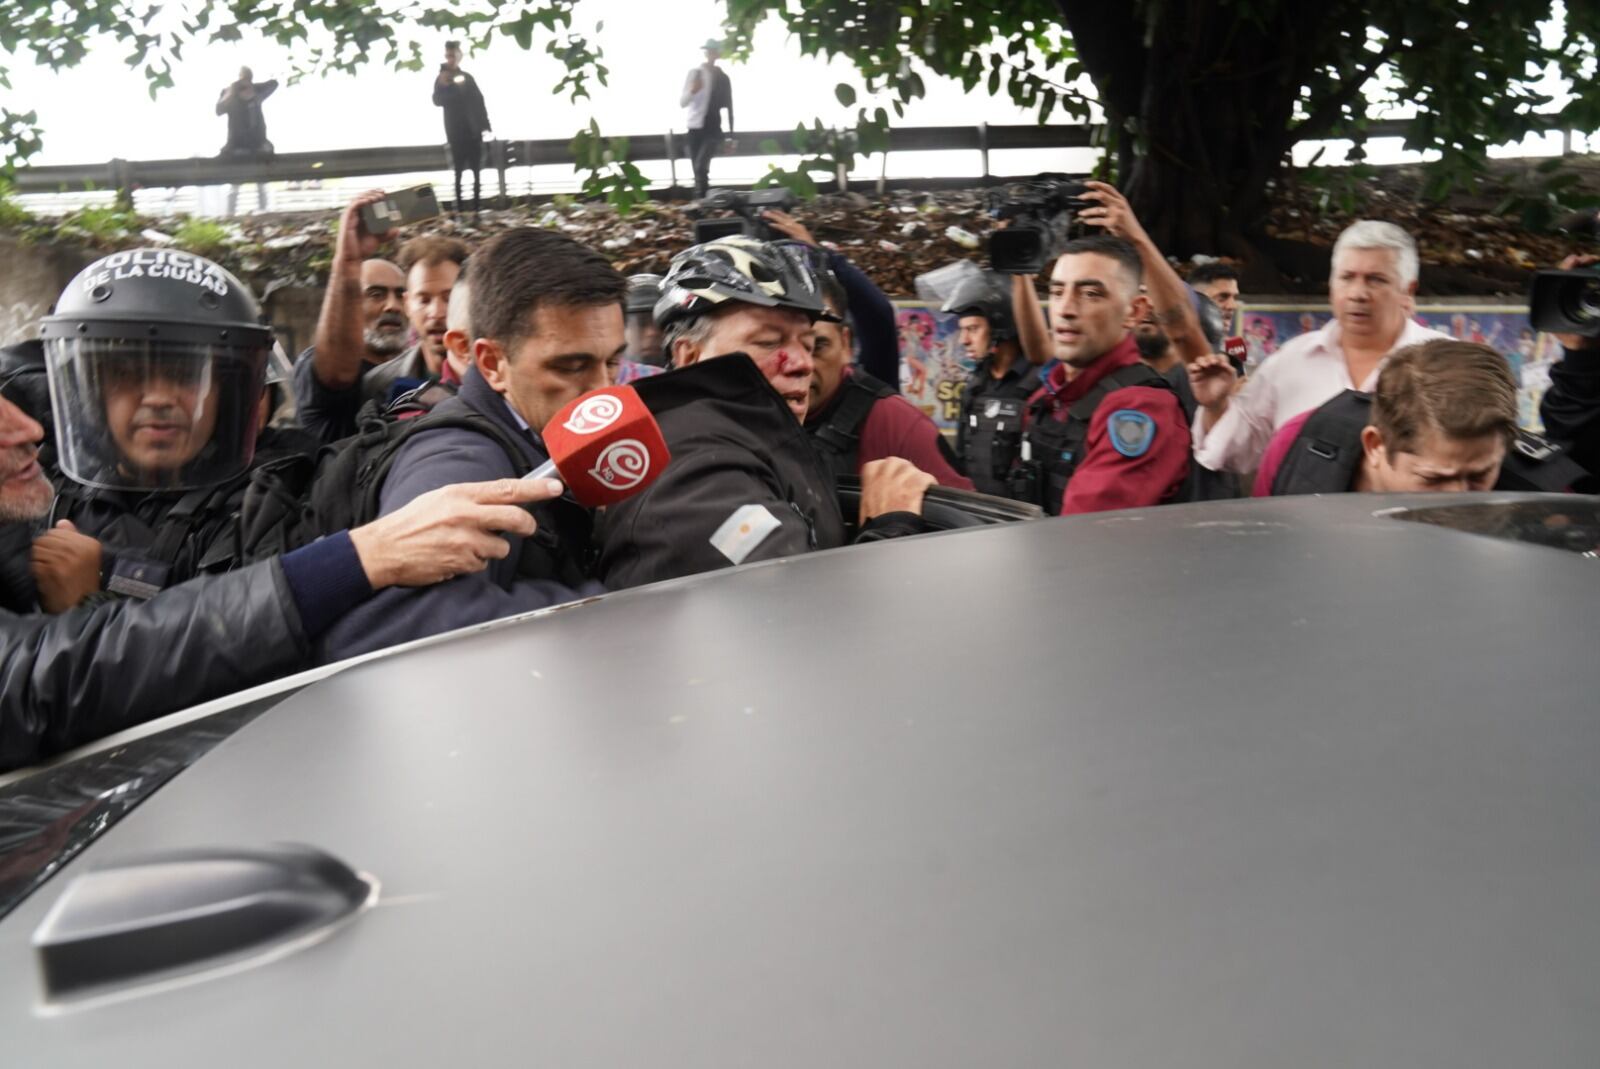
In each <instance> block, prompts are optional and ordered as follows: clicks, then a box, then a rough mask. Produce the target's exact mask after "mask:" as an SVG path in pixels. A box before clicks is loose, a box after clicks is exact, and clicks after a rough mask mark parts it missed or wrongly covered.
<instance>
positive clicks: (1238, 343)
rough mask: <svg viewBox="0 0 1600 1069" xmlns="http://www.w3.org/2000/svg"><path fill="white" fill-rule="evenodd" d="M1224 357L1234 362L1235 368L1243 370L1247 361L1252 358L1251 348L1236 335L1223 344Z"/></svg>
mask: <svg viewBox="0 0 1600 1069" xmlns="http://www.w3.org/2000/svg"><path fill="white" fill-rule="evenodd" d="M1222 355H1223V356H1226V357H1227V358H1228V359H1229V360H1231V361H1233V366H1234V367H1235V368H1239V369H1243V368H1244V362H1245V360H1246V359H1248V358H1249V356H1250V347H1249V346H1247V345H1245V343H1244V339H1243V338H1241V337H1238V336H1237V335H1236V336H1234V337H1232V338H1228V339H1227V340H1226V341H1224V342H1223V343H1222Z"/></svg>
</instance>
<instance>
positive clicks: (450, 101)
mask: <svg viewBox="0 0 1600 1069" xmlns="http://www.w3.org/2000/svg"><path fill="white" fill-rule="evenodd" d="M433 102H434V104H436V105H438V106H439V107H441V108H443V109H444V136H445V140H446V141H448V142H449V143H450V166H451V167H452V168H453V169H454V170H455V175H456V211H457V212H460V211H461V172H462V171H467V170H470V171H471V172H472V214H473V215H477V214H478V209H479V208H480V207H481V205H482V200H481V193H482V188H481V184H480V180H479V176H478V172H479V170H480V169H481V168H482V167H483V135H484V134H486V133H488V132H489V130H490V129H491V127H490V125H489V109H488V108H486V107H485V106H484V103H483V93H482V91H481V90H479V89H478V82H477V79H475V78H473V77H472V75H470V74H468V73H467V72H466V71H464V70H462V69H461V42H460V41H446V42H445V43H444V62H443V63H441V64H439V76H438V77H437V78H435V79H434V81H433Z"/></svg>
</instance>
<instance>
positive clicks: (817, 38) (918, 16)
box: [725, 0, 1600, 252]
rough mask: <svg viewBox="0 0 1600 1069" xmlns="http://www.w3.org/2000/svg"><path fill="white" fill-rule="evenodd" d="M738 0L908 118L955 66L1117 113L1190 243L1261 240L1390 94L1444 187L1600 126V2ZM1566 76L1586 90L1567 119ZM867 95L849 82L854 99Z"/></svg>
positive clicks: (1157, 212) (1136, 196)
mask: <svg viewBox="0 0 1600 1069" xmlns="http://www.w3.org/2000/svg"><path fill="white" fill-rule="evenodd" d="M725 2H726V5H727V12H728V16H727V17H728V26H729V29H730V31H731V32H732V33H733V35H734V39H735V40H736V41H739V42H743V43H748V41H749V40H750V35H751V34H752V33H753V31H754V30H755V28H756V27H757V26H758V25H760V24H761V22H762V21H764V20H765V19H768V18H776V19H779V20H781V21H782V23H783V25H784V26H785V27H786V28H787V29H788V31H789V32H790V33H791V34H792V35H793V38H794V40H795V41H796V42H797V43H798V46H799V48H800V50H801V51H802V52H804V53H805V54H808V55H817V56H824V57H834V56H838V57H843V58H845V59H847V60H849V61H850V62H851V63H852V64H853V66H854V67H855V69H856V71H857V73H858V74H859V76H860V78H861V83H862V86H861V87H862V89H863V90H865V92H866V93H882V94H885V95H886V96H887V97H888V98H889V99H890V101H891V104H892V106H893V108H894V109H895V111H896V113H897V114H899V113H903V109H904V107H905V105H906V104H908V103H909V102H910V101H912V100H915V99H917V98H918V97H920V96H922V95H923V94H924V92H925V86H926V81H927V79H928V78H929V77H947V78H954V79H957V80H959V81H960V82H961V84H962V85H963V87H964V88H966V89H967V90H969V91H971V90H973V89H975V88H977V87H978V86H979V85H982V86H984V87H985V88H987V89H988V90H989V91H990V92H991V93H998V92H1001V91H1004V92H1005V93H1006V94H1007V95H1008V96H1009V97H1010V98H1011V99H1012V100H1013V101H1015V102H1016V103H1017V104H1019V105H1021V106H1023V107H1028V108H1033V109H1035V110H1036V112H1037V114H1038V117H1039V121H1041V122H1044V121H1047V120H1049V119H1050V118H1052V117H1053V116H1055V115H1057V114H1061V115H1063V116H1065V117H1067V118H1070V119H1073V120H1075V121H1083V120H1085V119H1087V118H1088V117H1089V116H1090V115H1091V114H1095V113H1098V114H1101V115H1103V116H1104V117H1105V119H1106V123H1107V125H1106V130H1107V139H1108V148H1109V150H1110V153H1111V160H1112V163H1113V170H1114V173H1115V176H1116V178H1117V180H1118V181H1119V183H1121V184H1122V186H1123V187H1124V188H1125V189H1126V190H1127V191H1128V193H1129V195H1130V197H1131V198H1132V199H1133V202H1134V205H1135V207H1136V209H1137V210H1138V211H1139V214H1140V216H1141V218H1142V219H1144V220H1145V222H1146V224H1147V225H1148V226H1150V228H1151V229H1152V232H1153V233H1154V234H1155V235H1156V236H1157V238H1158V240H1160V241H1161V242H1162V243H1163V245H1164V246H1166V247H1168V248H1170V249H1172V250H1173V251H1175V252H1191V251H1208V252H1214V251H1217V250H1219V249H1223V250H1227V251H1245V252H1248V250H1247V249H1240V248H1239V247H1238V246H1240V245H1241V244H1246V243H1247V242H1246V241H1245V239H1246V238H1247V237H1248V236H1249V234H1250V232H1251V230H1252V224H1253V222H1254V221H1255V220H1258V219H1260V218H1261V216H1262V213H1263V212H1262V210H1263V208H1264V203H1265V195H1266V192H1267V190H1268V187H1269V183H1270V182H1271V181H1272V180H1273V179H1274V178H1275V177H1277V176H1278V174H1279V173H1280V170H1281V168H1282V167H1283V166H1284V164H1285V162H1286V161H1287V159H1288V156H1289V150H1290V149H1291V148H1292V147H1293V146H1294V144H1295V143H1296V142H1298V141H1301V140H1311V139H1318V138H1326V137H1337V136H1352V137H1358V138H1359V137H1360V136H1361V135H1362V132H1363V130H1364V129H1365V128H1366V126H1367V125H1368V123H1369V113H1370V112H1371V111H1372V110H1373V107H1374V106H1375V105H1384V104H1393V105H1401V106H1404V107H1406V108H1408V109H1410V110H1412V111H1414V113H1415V115H1416V117H1417V122H1416V124H1415V125H1414V126H1413V127H1412V129H1411V135H1410V137H1409V138H1408V147H1411V148H1415V149H1434V150H1436V151H1438V152H1439V153H1440V154H1441V159H1440V160H1439V162H1438V164H1437V165H1435V167H1434V177H1435V187H1434V192H1436V193H1442V192H1444V191H1446V190H1448V189H1449V188H1451V187H1453V186H1455V185H1459V184H1463V183H1470V182H1472V181H1473V179H1474V178H1475V176H1476V175H1477V174H1479V173H1480V172H1481V171H1482V170H1483V167H1484V162H1485V159H1486V154H1487V150H1488V148H1489V147H1490V146H1492V145H1496V144H1501V143H1505V142H1508V141H1514V140H1517V139H1519V138H1521V137H1522V136H1523V135H1524V134H1527V133H1529V132H1532V131H1536V130H1542V129H1545V128H1548V127H1551V126H1553V127H1555V128H1558V129H1576V130H1596V129H1600V78H1597V77H1596V75H1597V71H1596V43H1597V41H1600V4H1596V3H1592V2H1584V3H1578V2H1576V0H1569V2H1568V3H1567V4H1565V5H1562V4H1561V3H1558V2H1555V0H1392V2H1390V3H1387V4H1370V3H1367V2H1365V0H1360V2H1357V0H1319V2H1316V3H1308V2H1304V0H1129V2H1125V3H1120V4H1107V3H1102V2H1100V0H1007V2H1005V3H999V2H988V3H979V2H974V0H923V2H921V3H915V4H912V3H902V4H898V5H896V4H890V3H878V2H874V0H725ZM1563 14H1564V18H1563V17H1562V16H1563ZM1084 75H1087V77H1088V82H1089V83H1090V84H1092V86H1093V92H1092V93H1085V92H1083V91H1082V90H1081V89H1080V86H1081V85H1082V84H1083V76H1084ZM1547 76H1551V77H1553V78H1554V80H1555V82H1556V83H1558V84H1559V85H1561V87H1562V88H1565V89H1568V90H1570V91H1571V92H1572V93H1573V97H1572V99H1571V100H1570V101H1569V102H1568V103H1566V104H1565V106H1563V107H1561V108H1560V109H1559V112H1557V113H1554V114H1552V113H1551V110H1552V106H1553V103H1554V102H1553V100H1552V99H1551V95H1550V94H1549V93H1548V92H1547V91H1546V89H1545V88H1544V85H1543V83H1544V82H1545V81H1546V77H1547ZM847 90H848V91H847ZM860 95H861V94H859V93H857V92H856V91H855V89H854V87H849V86H844V87H841V88H840V91H839V99H840V100H841V102H847V106H848V103H851V102H854V101H855V100H856V99H859V97H860ZM861 114H862V115H863V116H864V114H865V110H864V109H863V111H862V113H861Z"/></svg>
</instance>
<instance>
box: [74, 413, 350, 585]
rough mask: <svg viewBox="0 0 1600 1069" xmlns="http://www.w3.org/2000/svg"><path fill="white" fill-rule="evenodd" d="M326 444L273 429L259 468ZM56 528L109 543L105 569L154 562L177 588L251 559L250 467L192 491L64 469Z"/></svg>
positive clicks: (263, 442) (259, 449)
mask: <svg viewBox="0 0 1600 1069" xmlns="http://www.w3.org/2000/svg"><path fill="white" fill-rule="evenodd" d="M319 447H320V443H319V442H318V441H316V440H315V439H313V438H312V437H311V436H309V435H307V434H306V433H305V432H303V431H301V430H298V429H296V428H275V427H269V428H267V429H266V430H264V431H262V433H261V435H260V437H259V438H257V440H256V452H255V459H254V460H253V461H252V464H251V468H252V470H253V469H254V468H258V467H260V466H261V465H263V464H268V463H271V462H272V461H274V460H279V459H282V458H284V457H287V456H290V455H293V454H297V453H298V454H305V455H313V456H314V455H315V454H316V452H317V449H318V448H319ZM51 475H52V478H51V481H52V482H54V483H55V484H56V486H57V487H59V490H58V492H57V495H56V502H55V506H54V508H53V509H52V511H51V514H50V526H54V525H55V523H56V521H58V520H71V521H72V523H73V526H75V527H77V529H78V530H79V531H82V532H83V533H84V534H86V535H89V536H90V537H92V538H96V539H99V540H100V542H101V543H103V544H104V546H105V565H104V567H103V572H104V573H105V574H106V575H107V576H109V575H110V574H111V573H112V570H113V568H114V567H115V565H116V562H117V561H118V560H122V559H128V560H148V561H153V562H155V563H157V564H161V565H165V566H166V567H167V569H168V570H167V573H166V576H165V580H164V582H161V583H158V585H161V586H176V585H177V584H179V583H182V582H186V581H188V580H189V579H192V578H194V577H195V576H197V575H203V574H208V573H216V572H225V571H229V570H231V569H233V568H236V567H238V566H239V565H240V564H241V563H243V562H244V561H245V559H246V554H245V553H244V550H243V547H241V546H240V544H239V507H240V505H241V503H242V502H243V500H244V494H245V490H246V488H247V487H248V486H249V485H250V473H249V472H248V471H247V472H245V473H244V474H243V475H240V476H238V477H237V478H234V479H231V480H229V481H228V482H226V483H220V484H218V485H216V486H213V487H208V488H204V489H200V490H194V491H188V492H184V491H151V490H103V489H98V488H92V487H87V486H84V485H82V484H80V483H76V482H73V481H72V480H71V479H68V478H67V477H65V476H64V475H61V474H60V473H59V472H52V473H51Z"/></svg>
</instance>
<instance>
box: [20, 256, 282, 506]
mask: <svg viewBox="0 0 1600 1069" xmlns="http://www.w3.org/2000/svg"><path fill="white" fill-rule="evenodd" d="M40 336H41V338H42V339H43V342H44V353H45V368H46V373H47V375H48V376H49V380H50V393H51V401H52V406H53V409H54V412H55V422H56V439H57V443H58V446H59V449H60V459H59V462H60V466H61V470H62V471H63V472H64V473H65V474H66V475H67V476H68V477H70V478H72V479H74V480H76V481H77V482H80V483H83V484H84V485H86V486H91V487H99V488H104V489H127V488H129V487H135V488H147V489H194V488H200V487H205V486H211V485H215V484H217V483H221V482H224V481H226V480H228V479H231V478H234V477H236V476H238V475H240V474H242V473H244V472H245V471H246V470H247V469H248V468H249V466H250V461H251V459H252V458H253V456H254V453H255V441H256V433H257V430H258V422H259V417H258V413H259V402H260V400H261V396H262V391H263V389H264V388H265V386H266V380H267V369H268V366H269V363H270V362H271V360H272V354H273V346H274V339H273V335H272V330H271V329H270V328H269V327H267V326H266V325H265V324H264V323H263V321H262V315H261V309H260V306H259V305H258V304H257V303H256V299H255V297H254V296H252V295H251V293H250V291H249V289H248V288H246V287H245V286H244V284H243V283H241V282H240V281H239V280H238V279H237V278H235V277H234V276H233V275H231V274H229V273H228V272H227V271H226V270H224V269H223V268H222V267H220V266H218V265H217V264H215V263H212V262H211V261H210V260H207V259H205V258H204V257H201V256H196V255H194V254H192V253H186V252H179V251H176V250H171V249H137V250H131V251H126V252H116V253H112V254H111V255H110V256H106V257H104V258H102V259H100V260H97V261H96V262H95V263H93V264H90V265H89V266H88V267H87V268H85V269H84V270H83V271H82V272H80V273H79V274H78V276H77V277H76V278H74V279H73V280H72V281H71V282H70V283H68V284H67V288H66V290H65V291H64V292H63V293H62V294H61V299H60V300H59V301H58V302H57V303H56V308H55V311H54V312H53V313H52V314H51V315H49V316H47V317H45V319H44V320H43V323H42V324H41V328H40Z"/></svg>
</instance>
